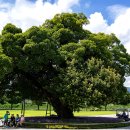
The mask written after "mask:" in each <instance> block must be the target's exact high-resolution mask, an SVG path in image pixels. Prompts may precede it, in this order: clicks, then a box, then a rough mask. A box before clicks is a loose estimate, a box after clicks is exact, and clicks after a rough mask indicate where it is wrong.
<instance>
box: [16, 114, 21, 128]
mask: <svg viewBox="0 0 130 130" xmlns="http://www.w3.org/2000/svg"><path fill="white" fill-rule="evenodd" d="M15 122H16V127H18V126H20V117H19V114H17V115H16V118H15Z"/></svg>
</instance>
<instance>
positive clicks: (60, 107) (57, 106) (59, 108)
mask: <svg viewBox="0 0 130 130" xmlns="http://www.w3.org/2000/svg"><path fill="white" fill-rule="evenodd" d="M50 102H51V105H52V106H53V109H54V111H55V112H56V113H57V115H58V117H60V118H73V117H74V115H73V111H72V110H71V109H70V107H69V106H68V105H67V104H63V103H62V102H61V101H60V100H59V98H54V97H53V98H51V99H50Z"/></svg>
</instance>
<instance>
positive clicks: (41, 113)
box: [0, 110, 115, 118]
mask: <svg viewBox="0 0 130 130" xmlns="http://www.w3.org/2000/svg"><path fill="white" fill-rule="evenodd" d="M9 111H10V114H14V115H16V114H19V115H20V114H21V111H20V110H9ZM5 112H6V110H0V118H2V117H3V116H4V114H5ZM51 114H55V112H54V111H52V112H51ZM109 114H115V111H80V112H75V113H74V115H75V116H94V115H95V116H96V115H109ZM45 115H46V111H43V110H26V111H25V117H31V116H45Z"/></svg>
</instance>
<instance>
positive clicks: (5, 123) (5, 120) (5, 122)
mask: <svg viewBox="0 0 130 130" xmlns="http://www.w3.org/2000/svg"><path fill="white" fill-rule="evenodd" d="M9 115H10V113H9V111H6V113H5V115H4V125H5V126H8V118H9V117H8V116H9Z"/></svg>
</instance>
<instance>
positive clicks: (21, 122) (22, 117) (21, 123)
mask: <svg viewBox="0 0 130 130" xmlns="http://www.w3.org/2000/svg"><path fill="white" fill-rule="evenodd" d="M24 121H25V118H24V116H23V115H21V118H20V126H22V125H23V123H24Z"/></svg>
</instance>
